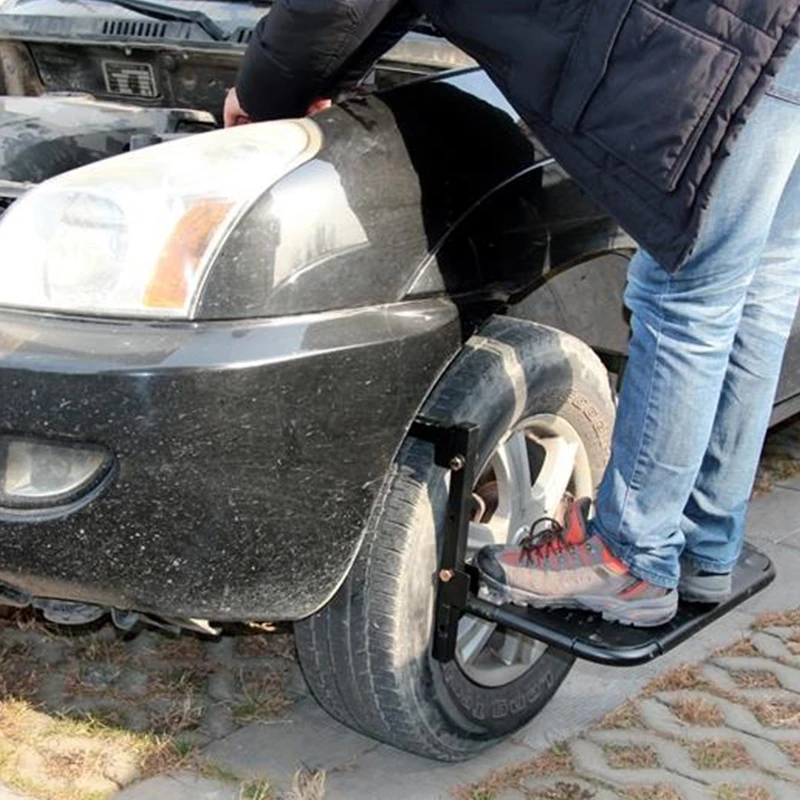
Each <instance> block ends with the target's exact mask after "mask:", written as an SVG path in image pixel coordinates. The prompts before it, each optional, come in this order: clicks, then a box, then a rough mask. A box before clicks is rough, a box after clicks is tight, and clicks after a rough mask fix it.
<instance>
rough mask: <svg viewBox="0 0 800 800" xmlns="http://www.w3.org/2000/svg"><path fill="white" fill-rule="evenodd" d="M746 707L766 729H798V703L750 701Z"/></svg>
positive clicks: (799, 720) (790, 701)
mask: <svg viewBox="0 0 800 800" xmlns="http://www.w3.org/2000/svg"><path fill="white" fill-rule="evenodd" d="M747 707H748V708H749V709H750V710H751V711H752V712H753V714H754V715H755V717H756V719H757V720H758V721H759V722H760V723H761V724H762V725H764V726H765V727H767V728H797V727H800V702H796V701H792V700H789V701H784V700H752V701H750V702H749V703H748V704H747Z"/></svg>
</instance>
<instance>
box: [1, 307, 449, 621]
mask: <svg viewBox="0 0 800 800" xmlns="http://www.w3.org/2000/svg"><path fill="white" fill-rule="evenodd" d="M459 346H460V327H459V323H458V315H457V312H456V310H455V308H454V307H453V306H452V304H450V303H449V302H448V301H445V300H423V301H417V302H411V303H402V304H397V305H392V306H382V307H373V308H364V309H357V310H353V311H347V312H336V313H326V314H315V315H307V316H302V317H290V318H283V319H274V320H259V321H244V322H225V323H191V324H190V323H186V324H172V323H170V324H141V323H137V324H126V323H120V322H114V323H112V322H108V321H92V320H87V319H67V318H63V317H47V316H42V315H33V314H25V313H15V312H2V313H0V398H2V413H1V414H0V433H5V434H12V435H14V436H22V437H37V438H38V439H42V440H58V441H68V442H76V443H89V444H98V445H102V446H103V447H105V448H107V449H108V450H109V451H110V452H111V453H112V454H113V459H114V462H115V467H114V471H113V476H112V478H111V480H109V481H107V482H106V484H105V485H104V486H103V487H102V490H101V491H99V492H95V494H94V496H93V497H92V498H90V499H89V500H88V502H85V503H82V502H78V503H77V506H75V507H73V508H71V509H69V510H68V511H65V512H64V513H63V514H60V515H59V514H57V515H55V518H47V517H48V515H42V516H40V517H39V518H37V517H36V515H35V514H34V515H32V516H31V515H29V518H26V519H23V520H20V519H19V518H18V517H15V516H14V515H11V514H8V513H5V514H4V513H3V512H2V509H0V581H2V582H4V583H6V584H8V585H9V586H11V587H14V588H16V589H18V590H21V591H23V592H26V593H28V594H30V595H32V596H35V597H47V598H60V599H68V600H76V601H82V602H86V603H94V604H98V605H101V606H107V607H116V608H121V609H134V610H139V611H144V612H149V613H155V614H162V615H170V616H180V617H198V618H207V619H213V620H219V621H224V620H246V619H298V618H302V617H304V616H307V615H308V614H311V613H313V612H314V611H316V610H317V609H318V608H320V607H321V606H322V605H323V604H324V603H325V602H327V600H328V599H329V598H330V597H331V596H332V594H333V593H334V592H335V590H336V589H337V587H338V586H339V584H340V583H341V581H342V580H343V579H344V577H345V575H346V574H347V571H348V569H349V567H350V565H351V563H352V561H353V559H354V558H355V555H356V553H357V550H358V546H359V544H360V541H361V537H362V533H363V529H364V525H365V522H366V520H367V518H368V516H369V513H370V510H371V508H372V505H373V503H374V501H375V498H376V497H377V496H378V493H379V491H380V488H381V485H382V483H383V480H384V477H385V475H386V473H387V470H388V469H389V466H390V464H391V462H392V459H393V457H394V454H395V452H396V450H397V448H398V447H399V445H400V443H401V442H402V440H403V437H404V435H405V432H406V430H407V427H408V425H409V424H410V422H411V420H412V419H413V417H414V415H415V413H416V410H417V409H418V408H419V406H420V405H421V404H422V402H423V400H424V399H425V396H426V395H427V393H428V391H429V390H430V388H431V386H432V385H433V383H434V382H435V381H436V379H437V377H438V376H439V375H440V374H441V372H442V370H443V369H444V368H445V367H446V365H447V363H449V361H450V359H451V358H452V357H453V355H454V354H455V353H456V351H457V350H458V348H459ZM49 516H50V517H52V516H53V515H52V514H50V515H49Z"/></svg>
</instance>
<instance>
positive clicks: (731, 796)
mask: <svg viewBox="0 0 800 800" xmlns="http://www.w3.org/2000/svg"><path fill="white" fill-rule="evenodd" d="M716 795H717V798H718V800H773V797H772V795H771V794H770V793H769V792H768V791H767V790H766V789H765V788H764V787H763V786H736V785H734V784H732V783H723V784H722V785H721V786H718V787H717V790H716Z"/></svg>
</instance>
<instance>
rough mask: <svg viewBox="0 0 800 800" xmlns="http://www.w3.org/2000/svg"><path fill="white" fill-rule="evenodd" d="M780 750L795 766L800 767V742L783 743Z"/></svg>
mask: <svg viewBox="0 0 800 800" xmlns="http://www.w3.org/2000/svg"><path fill="white" fill-rule="evenodd" d="M780 748H781V750H783V752H784V753H786V755H787V756H789V758H790V759H791V760H792V762H793V763H794V764H796V765H797V766H800V742H783V743H782V744H781V745H780Z"/></svg>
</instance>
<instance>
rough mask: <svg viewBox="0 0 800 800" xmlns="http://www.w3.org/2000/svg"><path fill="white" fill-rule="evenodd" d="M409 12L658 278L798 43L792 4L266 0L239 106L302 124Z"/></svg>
mask: <svg viewBox="0 0 800 800" xmlns="http://www.w3.org/2000/svg"><path fill="white" fill-rule="evenodd" d="M422 13H424V14H425V15H426V16H427V18H428V19H429V20H430V21H431V22H433V23H434V24H435V25H436V26H437V28H439V30H440V31H441V32H442V33H443V34H444V35H445V36H447V37H448V38H449V39H450V40H451V41H453V42H454V43H455V44H456V45H458V46H459V47H461V48H462V49H463V50H464V51H466V52H467V53H468V54H470V55H471V56H473V57H474V58H475V59H476V60H477V61H478V62H479V63H480V64H481V65H482V66H483V68H484V69H485V70H486V71H487V72H488V73H489V74H490V76H491V77H492V78H493V79H494V81H495V82H496V83H497V84H498V85H499V86H500V88H501V89H502V90H503V91H504V92H505V94H506V95H507V96H508V98H509V100H510V102H511V103H512V104H513V105H514V106H515V107H516V108H517V110H518V111H519V112H520V114H521V115H522V116H523V118H524V119H525V120H526V121H527V122H528V124H529V125H530V126H531V128H532V129H533V130H534V132H535V133H536V135H537V136H538V137H539V138H540V139H541V140H542V142H543V143H544V144H545V146H546V147H547V148H548V149H549V150H550V152H551V153H552V154H553V155H554V156H555V157H556V158H557V159H558V161H559V162H560V163H561V164H562V165H563V166H564V168H565V169H567V170H568V171H569V172H570V174H571V175H572V176H573V177H574V178H575V179H576V180H577V181H578V182H579V183H580V184H581V185H582V186H583V187H584V188H585V189H586V190H587V191H588V192H589V193H590V194H591V195H593V197H594V198H595V199H596V200H597V201H598V202H599V203H600V204H601V205H603V206H604V207H605V208H606V209H607V210H608V211H609V212H610V213H611V214H612V215H613V216H615V217H616V218H617V219H618V220H619V221H620V223H621V224H622V225H623V226H624V227H625V228H626V229H627V230H628V231H629V233H630V234H631V235H632V236H633V237H634V238H635V239H636V240H637V241H638V242H639V243H640V244H641V245H642V246H643V247H645V248H646V249H647V250H649V251H650V252H651V253H652V254H653V256H654V257H655V258H656V259H658V260H659V261H660V262H661V263H662V264H664V266H666V267H668V268H675V267H677V266H679V265H680V264H681V263H682V262H683V261H684V260H685V258H686V257H687V256H688V254H689V252H690V251H691V247H692V245H693V244H694V241H695V240H696V238H697V232H698V229H699V226H700V223H701V220H702V213H703V210H704V209H705V207H706V206H707V203H708V198H709V194H710V191H711V188H712V186H713V182H714V178H715V176H716V174H717V172H718V170H719V167H720V166H721V164H722V163H723V159H724V157H725V156H726V155H727V154H728V153H729V152H730V149H731V146H732V144H733V141H734V139H735V137H736V135H737V134H738V133H739V131H740V130H741V127H742V125H743V124H744V123H745V121H746V119H747V118H748V116H749V114H750V113H751V112H752V110H753V108H754V106H755V104H756V102H757V101H758V100H759V98H760V97H761V95H762V94H763V92H764V90H765V89H766V88H767V86H768V85H769V81H770V80H771V79H772V78H773V77H774V76H775V74H776V72H777V70H778V69H779V67H780V65H781V63H782V61H783V59H784V58H785V56H786V55H787V54H788V53H789V51H790V50H791V48H792V47H793V45H794V43H795V41H796V40H797V37H798V35H800V0H649V1H648V2H644V0H276V2H275V4H274V6H273V9H272V11H271V13H270V14H269V15H268V16H267V17H265V19H263V20H262V21H261V22H260V23H259V25H258V28H257V30H256V34H255V35H254V37H253V39H252V41H251V43H250V46H249V47H248V50H247V53H246V54H245V57H244V60H243V62H242V66H241V68H240V72H239V78H238V81H237V91H238V94H239V99H240V102H241V104H242V107H243V108H244V109H245V110H246V111H247V112H249V113H250V114H251V116H253V117H254V118H255V119H259V120H261V119H274V118H278V117H287V116H302V115H303V114H304V113H305V109H306V108H307V107H308V104H309V102H310V101H311V100H312V99H313V98H314V97H317V96H321V95H325V94H326V93H329V92H330V91H331V90H332V88H333V87H335V86H336V85H337V84H338V82H339V81H341V80H343V79H345V78H346V77H349V76H351V75H352V74H353V73H354V72H358V71H360V70H364V69H366V67H368V66H369V64H370V63H371V62H372V61H374V60H375V58H377V57H378V56H379V55H380V54H381V53H382V52H383V51H385V50H386V49H388V48H389V47H391V46H392V45H393V44H394V43H395V42H396V41H397V40H398V39H399V38H400V37H402V35H403V34H404V33H405V32H406V31H407V30H408V29H409V27H410V26H411V25H413V24H414V22H415V21H416V20H417V19H418V17H419V15H420V14H422Z"/></svg>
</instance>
